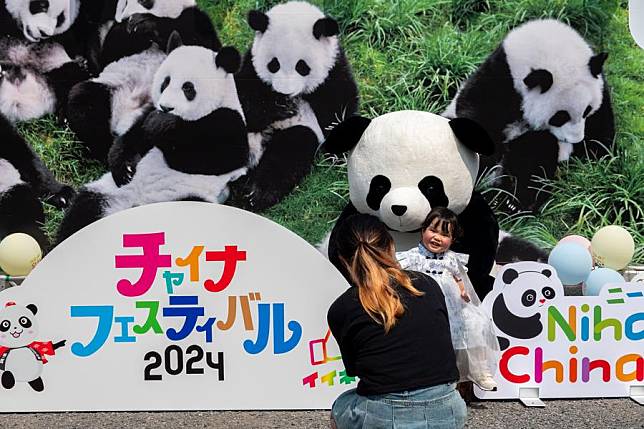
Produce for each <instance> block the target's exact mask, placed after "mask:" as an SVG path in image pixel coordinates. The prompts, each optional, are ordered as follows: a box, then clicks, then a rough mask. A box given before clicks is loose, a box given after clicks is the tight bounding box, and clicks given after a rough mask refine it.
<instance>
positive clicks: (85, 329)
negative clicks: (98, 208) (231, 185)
mask: <svg viewBox="0 0 644 429" xmlns="http://www.w3.org/2000/svg"><path fill="white" fill-rule="evenodd" d="M347 287H348V285H347V284H346V282H345V280H344V279H343V278H342V276H341V275H340V274H339V273H338V272H337V271H336V270H335V269H334V268H333V266H332V265H331V264H330V263H329V262H328V261H327V260H326V258H324V257H323V256H322V255H321V254H320V253H319V252H318V251H317V250H316V249H315V248H314V247H312V246H311V245H309V244H308V243H306V242H305V241H304V240H303V239H301V238H300V237H298V236H297V235H295V234H294V233H292V232H290V231H288V230H287V229H285V228H283V227H281V226H279V225H277V224H275V223H273V222H271V221H269V220H267V219H265V218H263V217H260V216H257V215H254V214H251V213H248V212H245V211H242V210H238V209H234V208H231V207H226V206H219V205H213V204H205V203H196V202H181V203H163V204H154V205H149V206H144V207H138V208H135V209H132V210H127V211H124V212H120V213H117V214H115V215H113V216H109V217H107V218H105V219H103V220H101V221H99V222H97V223H95V224H93V225H90V226H89V227H87V228H85V229H83V230H82V231H80V232H78V233H77V234H75V235H74V236H72V237H71V238H69V239H68V240H67V241H65V242H64V243H62V244H61V245H60V246H58V247H57V248H56V249H54V250H53V251H52V252H51V253H50V254H49V255H48V256H47V257H46V258H45V259H44V260H43V261H42V262H41V263H40V264H39V265H38V266H37V267H36V269H35V270H34V271H33V272H32V273H31V275H30V276H29V277H28V278H27V280H26V281H25V282H24V283H23V285H22V286H19V287H14V288H10V289H8V290H5V291H3V292H1V293H0V378H1V382H2V383H1V384H2V387H1V388H0V411H5V412H7V411H11V412H16V411H17V412H20V411H89V410H206V409H211V410H224V409H239V410H242V409H318V408H329V407H330V406H331V404H332V402H333V399H334V398H335V397H337V395H338V394H340V393H341V392H342V391H344V390H346V389H347V388H350V387H355V383H356V380H355V379H353V378H351V377H348V376H347V375H346V374H345V373H344V367H343V365H342V360H341V359H340V356H339V351H338V348H337V344H336V343H335V341H334V340H333V337H332V336H330V335H329V331H328V328H327V323H326V312H327V309H328V308H329V306H330V304H331V303H332V302H333V300H334V299H335V298H336V297H337V296H339V295H340V294H341V293H342V292H343V291H344V290H345V289H346V288H347ZM5 328H6V329H5Z"/></svg>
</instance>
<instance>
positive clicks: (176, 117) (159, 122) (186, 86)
mask: <svg viewBox="0 0 644 429" xmlns="http://www.w3.org/2000/svg"><path fill="white" fill-rule="evenodd" d="M180 44H181V40H180V37H179V36H178V34H176V33H175V34H174V35H173V36H172V37H171V38H170V43H169V46H168V51H169V52H170V53H169V55H168V57H167V59H166V60H165V61H164V62H163V64H162V65H161V66H160V67H159V70H158V71H157V73H156V75H155V77H154V82H153V91H152V99H153V103H154V106H155V110H154V111H153V112H151V113H150V114H148V115H147V116H146V117H145V118H143V119H141V120H140V121H139V122H138V123H137V124H136V125H135V126H134V127H133V128H132V129H131V130H130V131H129V132H128V133H127V134H125V135H124V136H122V137H121V138H119V139H118V140H117V141H116V142H115V144H114V147H113V148H112V150H111V152H110V165H111V168H112V171H111V172H110V173H107V174H106V175H104V176H103V177H102V178H100V179H99V180H97V181H96V182H93V183H90V184H88V185H86V186H85V187H83V188H82V189H81V190H80V191H79V194H78V196H77V197H76V198H75V199H74V201H73V203H72V206H71V207H70V208H69V210H68V211H67V213H66V214H65V217H64V219H63V221H62V223H61V226H60V229H59V232H58V241H59V242H60V241H62V240H64V239H66V238H67V237H69V236H70V235H72V234H73V233H74V232H76V231H78V230H80V229H81V228H83V227H84V226H86V225H89V224H90V223H92V222H94V221H97V220H99V219H101V218H103V217H105V216H108V215H110V214H112V213H115V212H118V211H121V210H125V209H128V208H132V207H136V206H141V205H145V204H151V203H156V202H165V201H179V200H191V201H204V202H210V203H221V202H223V201H225V200H226V198H227V196H228V189H227V185H228V182H229V181H232V180H235V179H237V178H239V177H240V176H241V175H243V174H245V173H246V165H247V163H248V151H249V149H248V132H247V130H246V125H245V121H244V114H243V111H242V108H241V104H240V102H239V98H238V97H237V90H236V87H235V80H234V77H233V73H235V72H236V71H237V70H238V69H239V66H240V62H241V58H240V56H239V53H238V52H237V50H236V49H235V48H231V47H226V48H222V49H221V50H220V51H219V52H218V53H217V52H214V51H212V50H209V49H206V48H203V47H200V46H180Z"/></svg>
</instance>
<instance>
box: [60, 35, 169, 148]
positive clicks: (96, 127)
mask: <svg viewBox="0 0 644 429" xmlns="http://www.w3.org/2000/svg"><path fill="white" fill-rule="evenodd" d="M165 58H166V53H165V52H164V51H162V50H160V49H158V48H156V47H152V48H150V49H148V50H145V51H143V52H141V53H138V54H134V55H130V56H128V57H125V58H121V59H120V60H118V61H116V62H113V63H111V64H109V65H108V66H107V67H105V69H104V70H103V71H102V73H101V74H100V75H99V76H97V77H95V78H93V79H89V80H86V81H84V82H80V83H78V84H77V85H75V86H74V87H73V88H72V89H71V92H70V93H69V100H68V104H67V121H68V123H69V127H70V128H71V129H72V130H73V131H74V133H76V136H77V137H78V139H79V140H80V141H81V142H82V143H83V145H84V146H85V147H86V148H87V150H88V155H89V156H90V157H91V158H94V159H97V160H101V161H107V155H108V152H109V150H110V147H111V146H112V144H113V142H114V138H115V137H117V138H118V137H119V136H122V135H124V134H125V133H126V132H128V131H129V130H130V128H131V127H132V126H133V125H134V124H135V123H136V122H137V121H138V120H139V119H140V118H141V117H144V116H145V115H146V114H147V113H148V112H149V111H150V110H151V109H152V94H151V89H152V81H153V79H154V74H155V73H156V71H157V70H158V68H159V66H160V65H161V64H162V63H163V61H164V60H165Z"/></svg>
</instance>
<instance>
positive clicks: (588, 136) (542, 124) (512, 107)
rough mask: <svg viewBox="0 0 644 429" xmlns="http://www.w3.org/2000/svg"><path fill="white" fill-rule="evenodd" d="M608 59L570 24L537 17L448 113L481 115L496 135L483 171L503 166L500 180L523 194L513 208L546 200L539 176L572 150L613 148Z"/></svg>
mask: <svg viewBox="0 0 644 429" xmlns="http://www.w3.org/2000/svg"><path fill="white" fill-rule="evenodd" d="M606 58H607V54H605V53H599V54H594V53H593V51H592V49H591V48H590V46H589V45H588V43H587V42H586V41H585V40H584V39H583V38H582V37H581V36H580V35H579V34H578V33H577V32H576V31H575V30H573V29H572V28H571V27H569V26H568V25H566V24H564V23H562V22H559V21H557V20H553V19H544V20H536V21H530V22H527V23H525V24H523V25H521V26H519V27H517V28H515V29H514V30H512V31H511V32H510V33H508V35H507V36H506V37H505V39H504V40H503V42H502V43H501V45H500V46H499V47H498V48H497V49H496V50H495V51H494V52H493V53H492V54H491V55H490V56H489V57H488V58H487V60H486V61H485V62H484V63H483V64H482V65H481V66H480V67H479V68H478V70H477V71H476V72H475V73H474V74H473V75H472V76H470V78H469V79H468V80H467V81H466V82H465V83H464V84H463V85H462V86H461V88H460V90H459V92H458V94H457V95H456V97H455V98H454V100H453V101H452V103H451V104H450V106H449V107H448V109H447V110H446V111H445V112H444V114H443V115H444V116H446V117H448V118H455V117H459V118H469V119H472V120H475V121H477V122H478V123H480V124H481V125H482V126H483V127H484V128H485V129H486V130H487V132H488V133H489V134H490V136H491V137H492V139H493V140H494V143H495V146H496V152H495V155H494V156H491V157H483V158H482V163H481V167H482V168H481V174H486V171H487V172H488V173H489V172H490V171H491V170H492V169H496V170H497V174H496V175H494V173H493V177H494V176H496V177H497V179H496V181H497V183H495V184H497V185H499V182H500V187H501V188H503V189H505V190H506V191H509V192H510V193H511V194H513V195H515V197H516V201H514V202H513V203H510V205H511V206H510V207H507V209H509V211H510V212H516V211H521V210H537V209H538V208H539V206H540V205H541V204H542V203H543V201H544V198H545V195H538V194H539V192H538V190H539V188H541V185H540V184H539V183H538V182H537V181H535V179H534V177H533V176H537V177H542V178H552V177H554V174H555V171H556V168H557V163H558V162H562V161H567V160H568V159H569V158H570V156H571V155H575V156H580V157H585V156H587V155H588V156H590V157H591V158H598V157H601V156H603V155H605V154H606V153H607V149H610V148H611V147H612V145H613V139H614V135H615V130H614V118H613V112H612V108H611V101H610V94H609V88H608V85H607V84H606V80H605V78H604V75H603V72H602V68H603V64H604V61H605V60H606ZM498 166H500V167H501V168H500V170H499V167H498ZM499 173H500V174H499ZM501 175H506V176H508V177H507V178H506V179H505V180H504V179H503V178H499V176H501ZM541 194H543V192H542V193H541Z"/></svg>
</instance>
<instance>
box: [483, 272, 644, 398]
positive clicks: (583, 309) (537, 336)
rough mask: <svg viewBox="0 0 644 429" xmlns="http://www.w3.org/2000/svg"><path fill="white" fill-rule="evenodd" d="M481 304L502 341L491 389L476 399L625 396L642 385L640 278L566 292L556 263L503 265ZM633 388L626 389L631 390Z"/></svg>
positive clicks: (643, 287) (643, 298) (643, 288)
mask: <svg viewBox="0 0 644 429" xmlns="http://www.w3.org/2000/svg"><path fill="white" fill-rule="evenodd" d="M482 305H483V307H484V308H485V310H486V311H487V313H488V314H489V316H490V318H491V319H492V321H493V323H494V326H495V329H496V332H497V335H498V338H499V344H500V346H501V355H500V358H499V362H498V366H497V368H496V371H495V376H494V380H495V381H496V382H497V384H498V388H497V390H496V391H483V390H481V389H479V388H478V387H475V390H474V391H475V394H476V396H477V397H478V398H481V399H518V398H521V397H522V394H521V389H526V388H535V389H537V391H538V397H539V398H541V399H549V398H592V397H630V396H636V395H637V394H636V393H635V391H636V390H637V389H641V388H642V386H644V282H631V283H616V284H607V285H605V286H604V287H603V288H602V290H601V293H600V294H599V296H565V294H564V286H563V285H562V284H561V281H560V280H559V278H558V277H557V273H556V271H555V269H554V268H553V267H551V266H549V265H547V264H541V263H537V262H518V263H514V264H508V265H505V266H504V267H503V268H502V269H501V270H500V271H499V272H498V274H497V277H496V280H495V282H494V288H493V290H492V292H490V294H488V295H487V296H486V297H485V300H484V301H483V303H482ZM631 389H632V390H631Z"/></svg>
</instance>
